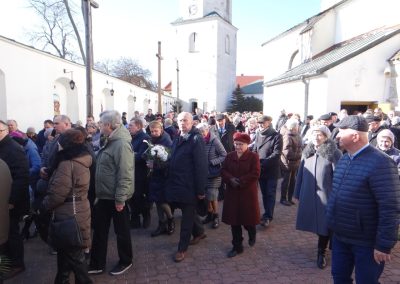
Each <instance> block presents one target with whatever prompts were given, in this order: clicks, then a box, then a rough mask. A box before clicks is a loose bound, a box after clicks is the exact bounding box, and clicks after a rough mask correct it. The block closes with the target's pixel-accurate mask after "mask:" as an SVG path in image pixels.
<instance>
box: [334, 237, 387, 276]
mask: <svg viewBox="0 0 400 284" xmlns="http://www.w3.org/2000/svg"><path fill="white" fill-rule="evenodd" d="M332 239H333V249H332V276H333V280H334V283H335V284H347V283H353V279H352V278H351V275H352V273H353V270H354V268H355V278H356V283H362V284H376V283H379V281H378V280H379V277H380V276H381V274H382V272H383V268H384V267H385V264H384V263H381V264H377V263H376V262H375V260H374V248H373V247H364V246H359V245H352V244H347V243H344V242H342V241H340V240H338V239H337V238H336V236H335V235H334V236H333V238H332Z"/></svg>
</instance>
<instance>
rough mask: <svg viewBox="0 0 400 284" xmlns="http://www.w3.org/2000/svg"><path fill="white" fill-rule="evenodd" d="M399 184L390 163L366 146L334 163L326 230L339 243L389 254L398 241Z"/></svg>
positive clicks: (395, 171)
mask: <svg viewBox="0 0 400 284" xmlns="http://www.w3.org/2000/svg"><path fill="white" fill-rule="evenodd" d="M399 213H400V181H399V176H398V171H397V166H396V165H395V163H394V162H393V160H392V159H391V158H390V157H389V156H388V155H386V154H384V153H382V152H380V151H379V150H378V149H376V148H374V147H372V146H368V147H367V148H365V149H364V150H363V151H361V153H359V154H358V155H356V156H355V157H354V159H353V160H351V159H350V157H349V155H348V154H345V155H343V157H342V158H341V159H340V161H339V162H338V163H337V165H336V168H335V171H334V175H333V190H332V193H331V195H330V198H329V201H328V207H327V218H328V226H329V228H330V229H331V230H332V231H333V232H334V233H335V236H336V237H337V238H338V239H339V240H341V241H342V242H345V243H349V244H354V245H360V246H368V247H374V248H375V249H377V250H379V251H381V252H385V253H389V252H390V250H391V249H392V248H393V247H394V245H395V244H396V241H397V231H398V225H399V218H400V214H399Z"/></svg>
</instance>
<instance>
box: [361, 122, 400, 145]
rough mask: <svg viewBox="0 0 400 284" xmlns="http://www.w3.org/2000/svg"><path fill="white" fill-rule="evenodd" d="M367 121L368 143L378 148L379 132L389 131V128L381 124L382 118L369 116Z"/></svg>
mask: <svg viewBox="0 0 400 284" xmlns="http://www.w3.org/2000/svg"><path fill="white" fill-rule="evenodd" d="M365 119H366V120H367V122H368V142H369V144H371V145H372V146H374V147H376V144H377V137H378V134H379V132H381V131H382V130H384V129H387V127H386V125H382V124H381V122H382V118H381V117H380V116H375V115H367V116H366V117H365ZM396 146H397V144H396Z"/></svg>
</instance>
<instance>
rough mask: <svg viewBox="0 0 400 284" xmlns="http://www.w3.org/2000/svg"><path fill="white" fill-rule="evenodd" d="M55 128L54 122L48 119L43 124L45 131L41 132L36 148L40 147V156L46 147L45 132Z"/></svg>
mask: <svg viewBox="0 0 400 284" xmlns="http://www.w3.org/2000/svg"><path fill="white" fill-rule="evenodd" d="M52 127H53V121H52V120H50V119H46V120H45V121H44V122H43V129H42V130H40V131H39V133H38V135H37V138H36V142H35V143H36V146H37V147H38V151H39V154H42V150H43V147H44V145H45V144H46V140H47V139H46V138H45V137H44V132H45V131H46V129H48V128H52Z"/></svg>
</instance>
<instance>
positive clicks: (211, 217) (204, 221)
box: [202, 212, 213, 224]
mask: <svg viewBox="0 0 400 284" xmlns="http://www.w3.org/2000/svg"><path fill="white" fill-rule="evenodd" d="M212 220H213V214H212V213H210V212H208V214H207V217H206V218H205V219H204V220H203V221H202V223H203V224H208V223H210V222H211V221H212Z"/></svg>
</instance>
